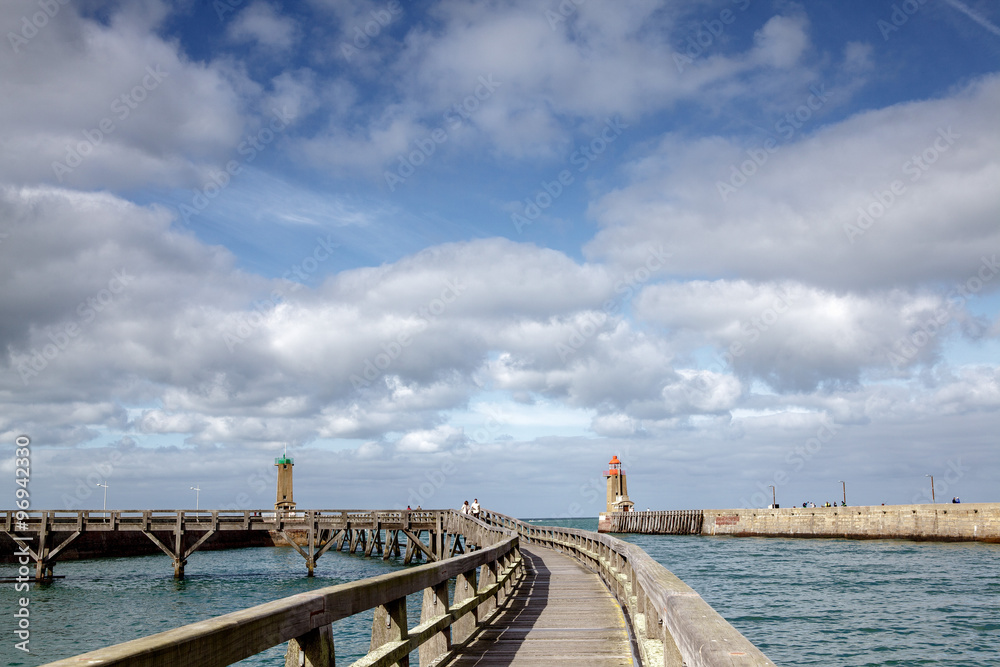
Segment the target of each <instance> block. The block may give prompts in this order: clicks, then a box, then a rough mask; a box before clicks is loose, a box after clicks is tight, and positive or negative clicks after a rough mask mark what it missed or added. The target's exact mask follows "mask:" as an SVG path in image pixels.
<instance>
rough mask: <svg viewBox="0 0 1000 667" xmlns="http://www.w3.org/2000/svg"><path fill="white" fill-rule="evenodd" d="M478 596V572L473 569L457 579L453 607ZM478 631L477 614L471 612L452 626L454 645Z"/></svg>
mask: <svg viewBox="0 0 1000 667" xmlns="http://www.w3.org/2000/svg"><path fill="white" fill-rule="evenodd" d="M475 594H476V570H475V569H472V570H469V571H468V572H463V573H462V574H460V575H458V576H457V577H455V598H454V600H453V601H452V606H457V605H458V604H459V603H460V602H462V601H463V600H468V599H469V598H471V597H474V596H475ZM475 630H476V616H475V613H473V612H470V613H468V614H465V615H464V616H462V617H461V618H459V619H458V620H456V621H455V622H454V623H452V624H451V642H452V644H461V643H462V642H464V641H465V640H466V639H468V638H469V636H470V635H472V633H473V632H475Z"/></svg>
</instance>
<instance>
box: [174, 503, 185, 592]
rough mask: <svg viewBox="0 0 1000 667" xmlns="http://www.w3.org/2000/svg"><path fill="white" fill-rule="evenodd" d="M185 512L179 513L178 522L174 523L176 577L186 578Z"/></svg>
mask: <svg viewBox="0 0 1000 667" xmlns="http://www.w3.org/2000/svg"><path fill="white" fill-rule="evenodd" d="M185 565H187V560H186V559H185V558H184V512H178V513H177V523H176V524H175V525H174V579H183V578H184V566H185Z"/></svg>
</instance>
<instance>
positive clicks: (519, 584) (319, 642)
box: [50, 510, 772, 667]
mask: <svg viewBox="0 0 1000 667" xmlns="http://www.w3.org/2000/svg"><path fill="white" fill-rule="evenodd" d="M338 512H346V511H342V510H337V511H333V510H329V511H325V512H323V513H316V512H305V513H304V514H306V515H307V517H306V518H309V520H310V521H314V520H315V521H317V522H318V521H319V519H317V518H316V517H317V514H319V515H321V516H323V517H326V518H329V519H330V520H331V521H332V520H333V519H332V518H331V517H334V516H337V515H338V514H337V513H338ZM424 514H425V515H426V516H420V517H419V519H420V522H418V523H416V524H414V523H413V522H412V521H411V523H410V527H409V528H406V529H405V530H407V531H408V532H409V533H413V534H414V535H416V534H417V533H414V530H413V529H414V528H416V527H418V526H421V525H427V526H430V525H433V527H434V528H435V530H436V531H437V532H436V533H434V534H433V536H432V537H431V539H430V544H429V545H425V548H426V549H427V552H428V553H426V554H425V555H427V556H428V558H429V559H431V558H432V556H433V559H432V562H429V563H427V564H425V565H416V566H414V567H411V568H407V569H405V570H402V571H400V572H394V573H390V574H385V575H382V576H379V577H373V578H371V579H364V580H361V581H356V582H351V583H348V584H341V585H338V586H331V587H327V588H322V589H318V590H315V591H310V592H308V593H301V594H299V595H293V596H291V597H287V598H283V599H281V600H276V601H274V602H269V603H266V604H263V605H258V606H256V607H252V608H250V609H245V610H243V611H238V612H234V613H231V614H226V615H225V616H220V617H217V618H214V619H208V620H206V621H201V622H198V623H194V624H191V625H187V626H184V627H180V628H175V629H173V630H168V631H167V632H161V633H159V634H156V635H152V636H149V637H144V638H141V639H137V640H133V641H130V642H126V643H124V644H119V645H116V646H111V647H108V648H103V649H99V650H96V651H91V652H90V653H85V654H83V655H79V656H75V657H73V658H69V659H66V660H60V661H58V662H54V663H50V667H70V666H71V665H79V664H100V665H104V666H112V665H113V666H120V667H140V666H141V667H151V666H157V667H181V666H183V667H188V666H189V665H199V666H201V665H204V666H209V667H211V666H216V665H218V666H221V665H229V664H232V663H234V662H238V661H239V660H242V659H244V658H247V657H249V656H251V655H255V654H257V653H260V652H261V651H264V650H267V649H268V648H271V647H273V646H277V645H279V644H282V643H285V642H287V643H288V648H287V650H286V658H285V665H286V666H287V667H293V666H299V667H320V666H322V667H332V666H333V665H334V664H335V649H334V640H335V638H334V636H333V631H332V628H331V623H333V622H334V621H336V620H338V619H341V618H346V617H347V616H351V615H353V614H357V613H360V612H363V611H366V610H369V609H375V615H374V620H373V622H372V635H371V651H370V652H369V653H368V655H366V656H364V657H363V658H361V659H360V660H358V661H357V662H355V663H353V665H352V667H389V666H390V665H399V666H401V667H409V664H410V658H409V656H410V653H411V652H413V651H416V652H417V653H418V655H419V664H420V665H435V666H437V665H453V666H455V667H459V666H465V665H526V666H534V665H560V664H565V665H597V666H599V667H600V666H605V665H606V666H609V667H610V666H612V665H615V666H617V665H645V666H652V665H664V666H665V667H682V666H686V667H734V666H737V665H739V666H747V667H767V666H771V665H772V663H771V662H770V661H769V660H768V659H767V657H766V656H765V655H764V654H763V653H761V652H760V650H759V649H757V648H756V647H755V646H754V645H753V644H751V643H750V642H749V641H748V640H747V639H746V638H745V637H744V636H743V635H741V634H740V633H739V632H738V631H737V630H736V629H735V628H733V627H732V626H731V625H729V623H727V622H726V621H725V619H723V618H722V617H721V616H720V615H719V614H718V613H717V612H716V611H715V610H714V609H712V608H711V607H710V606H709V605H708V604H707V603H706V602H705V601H704V600H702V599H701V597H700V596H699V595H698V594H697V593H695V592H694V591H693V590H691V588H690V587H688V586H687V585H686V584H684V582H682V581H680V580H679V579H677V577H675V576H674V575H673V574H671V573H670V572H669V571H668V570H666V568H664V567H663V566H662V565H660V564H658V563H656V562H655V561H653V559H652V558H650V557H649V556H648V555H647V554H646V553H645V552H644V551H642V549H640V548H638V547H637V546H636V545H634V544H629V543H627V542H623V541H621V540H618V539H616V538H614V537H611V536H610V535H601V534H598V533H594V532H590V531H585V530H576V529H570V528H556V527H551V526H537V525H533V524H526V523H524V522H521V521H519V520H517V519H514V518H512V517H508V516H505V515H503V514H499V513H496V512H490V511H483V513H482V515H481V517H480V518H472V517H470V516H468V515H464V514H460V513H458V512H455V511H454V510H440V511H433V512H426V513H424ZM355 515H356V516H355V517H354V518H358V519H359V520H361V521H362V525H365V526H370V525H375V523H363V522H365V521H367V522H380V521H379V520H380V519H390V520H389V521H387V522H385V523H386V525H396V524H394V523H393V521H397V522H401V523H405V522H407V521H408V520H410V519H412V517H410V518H409V519H408V517H406V516H405V513H403V514H402V515H401V514H400V513H398V512H397V513H395V514H393V513H391V512H390V513H383V512H374V511H371V512H362V511H359V512H356V513H355ZM339 516H341V517H342V518H344V515H339ZM310 517H311V518H310ZM300 518H301V517H293V519H294V520H296V521H298V520H299V519H300ZM324 520H326V519H324ZM352 520H353V519H352ZM255 521H256V520H255V519H254V518H253V517H251V519H250V524H251V525H253V524H254V523H255ZM295 525H302V524H295ZM306 525H307V527H308V526H309V525H312V524H310V522H309V521H307V522H306ZM262 529H263V528H262ZM286 529H287V526H286ZM314 529H315V530H321V529H320V528H319V525H318V523H317V524H316V525H315V526H314ZM322 530H334V528H333V527H329V528H323V529H322ZM338 530H341V531H343V530H345V528H340V529H338ZM353 530H359V529H358V528H357V526H355V527H354V528H353ZM363 530H372V529H371V528H364V529H363ZM383 530H384V529H383ZM398 530H400V531H403V530H404V528H402V527H400V528H399V529H398ZM357 534H360V533H357ZM406 534H407V533H404V535H406ZM369 535H370V533H369ZM448 536H451V540H450V541H449V539H448ZM344 541H345V542H346V541H347V539H346V538H345V539H344ZM351 541H357V542H360V538H359V539H358V540H351ZM324 543H325V542H324ZM369 544H371V541H369ZM385 544H387V543H386V542H385V541H384V540H383V545H385ZM455 544H464V545H465V549H464V550H465V553H463V554H457V555H451V554H450V553H449V550H453V549H454V545H455ZM435 545H436V546H435ZM414 549H415V550H416V551H420V548H419V547H414ZM306 553H308V552H306ZM369 553H370V554H371V553H374V548H373V549H372V550H369ZM449 591H451V594H450V595H449ZM413 594H422V596H423V605H422V611H421V617H420V621H419V623H417V624H416V625H415V626H413V627H410V626H409V624H408V622H407V617H406V596H407V595H413ZM449 598H450V599H449Z"/></svg>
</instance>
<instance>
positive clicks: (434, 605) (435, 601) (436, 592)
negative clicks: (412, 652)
mask: <svg viewBox="0 0 1000 667" xmlns="http://www.w3.org/2000/svg"><path fill="white" fill-rule="evenodd" d="M447 611H448V582H447V581H445V582H442V583H440V584H438V585H436V586H432V587H430V588H425V589H424V603H423V606H422V607H421V609H420V623H421V624H423V623H426V622H427V621H430V620H431V619H434V618H438V617H440V616H443V615H445V614H446V613H447ZM449 650H451V628H445V629H444V630H442V631H441V632H439V633H437V634H436V635H434V636H433V637H431V638H430V639H428V640H427V641H426V642H424V643H423V644H421V645H420V649H419V651H420V653H419V655H420V664H421V665H429V664H431V663H432V662H434V661H435V660H437V659H438V658H440V657H441V656H442V655H444V654H445V653H447V652H448V651H449Z"/></svg>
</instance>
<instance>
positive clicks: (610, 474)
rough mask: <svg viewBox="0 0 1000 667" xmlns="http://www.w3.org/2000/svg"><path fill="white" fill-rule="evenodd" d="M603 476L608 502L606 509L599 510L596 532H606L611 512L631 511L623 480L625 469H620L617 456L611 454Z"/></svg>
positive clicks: (608, 527) (609, 524) (620, 465)
mask: <svg viewBox="0 0 1000 667" xmlns="http://www.w3.org/2000/svg"><path fill="white" fill-rule="evenodd" d="M604 477H605V479H606V480H607V482H608V502H607V509H606V511H604V512H601V514H600V516H599V517H598V518H597V532H599V533H605V532H608V530H609V529H610V526H611V519H610V517H609V516H608V515H609V514H611V513H612V512H631V511H632V507H633V505H635V503H633V502H632V501H631V500H629V499H628V485H627V484H626V482H625V471H624V470H622V462H621V461H619V460H618V456H617V455H615V456H612V457H611V460H610V461H608V469H607V470H605V471H604Z"/></svg>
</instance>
